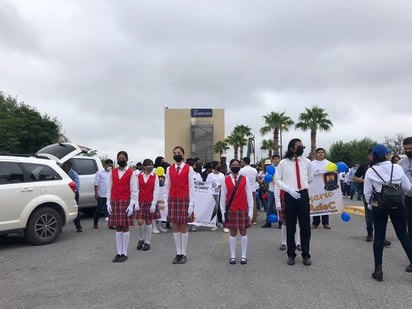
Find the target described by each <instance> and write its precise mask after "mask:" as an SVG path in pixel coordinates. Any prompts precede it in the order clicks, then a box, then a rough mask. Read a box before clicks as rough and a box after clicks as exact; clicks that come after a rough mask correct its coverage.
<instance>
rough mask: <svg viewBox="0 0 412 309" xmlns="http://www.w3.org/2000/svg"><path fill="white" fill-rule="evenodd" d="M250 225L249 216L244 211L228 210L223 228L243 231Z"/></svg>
mask: <svg viewBox="0 0 412 309" xmlns="http://www.w3.org/2000/svg"><path fill="white" fill-rule="evenodd" d="M250 226H251V225H250V220H249V214H248V212H247V210H246V211H241V210H237V211H232V210H229V213H228V220H227V222H225V227H226V228H228V229H229V230H237V229H239V230H245V229H247V228H249V227H250Z"/></svg>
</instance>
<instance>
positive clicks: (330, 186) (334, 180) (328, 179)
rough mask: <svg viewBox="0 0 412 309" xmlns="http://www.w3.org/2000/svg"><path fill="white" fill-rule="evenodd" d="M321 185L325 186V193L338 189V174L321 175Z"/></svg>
mask: <svg viewBox="0 0 412 309" xmlns="http://www.w3.org/2000/svg"><path fill="white" fill-rule="evenodd" d="M323 183H324V184H325V190H326V191H333V190H336V189H337V188H339V186H338V174H336V173H335V172H328V173H325V174H323Z"/></svg>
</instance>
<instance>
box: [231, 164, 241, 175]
mask: <svg viewBox="0 0 412 309" xmlns="http://www.w3.org/2000/svg"><path fill="white" fill-rule="evenodd" d="M230 170H231V171H232V172H233V173H234V174H237V173H239V171H240V167H239V166H234V167H231V168H230Z"/></svg>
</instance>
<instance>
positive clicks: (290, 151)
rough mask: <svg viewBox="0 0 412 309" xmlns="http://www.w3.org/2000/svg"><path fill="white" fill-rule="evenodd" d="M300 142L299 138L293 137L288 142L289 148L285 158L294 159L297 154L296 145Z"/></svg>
mask: <svg viewBox="0 0 412 309" xmlns="http://www.w3.org/2000/svg"><path fill="white" fill-rule="evenodd" d="M298 142H302V140H300V139H299V138H292V139H291V140H290V142H289V144H288V150H287V151H286V154H285V158H288V159H292V158H293V155H294V154H295V145H296V143H298Z"/></svg>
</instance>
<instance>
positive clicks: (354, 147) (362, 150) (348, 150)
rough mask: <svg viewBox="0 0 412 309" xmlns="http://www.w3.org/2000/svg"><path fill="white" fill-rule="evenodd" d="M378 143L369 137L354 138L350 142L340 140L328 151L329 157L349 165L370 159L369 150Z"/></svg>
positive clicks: (333, 160) (330, 159) (331, 159)
mask: <svg viewBox="0 0 412 309" xmlns="http://www.w3.org/2000/svg"><path fill="white" fill-rule="evenodd" d="M376 144H377V142H376V141H373V140H371V139H370V138H368V137H365V138H364V139H362V140H360V141H358V140H353V141H350V142H348V143H344V142H342V141H338V142H335V143H333V144H332V145H331V146H330V148H329V151H328V153H327V159H328V160H329V161H332V162H335V163H336V162H339V161H342V162H345V163H346V164H347V165H348V166H349V167H351V166H354V165H355V163H362V162H367V161H368V151H369V149H371V148H373V146H375V145H376Z"/></svg>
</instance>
